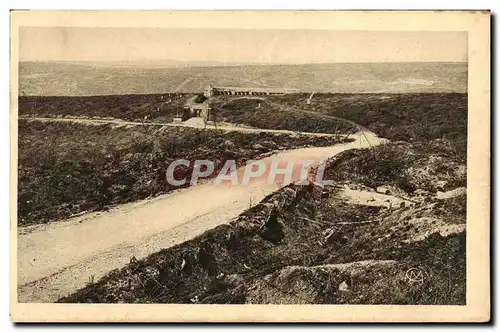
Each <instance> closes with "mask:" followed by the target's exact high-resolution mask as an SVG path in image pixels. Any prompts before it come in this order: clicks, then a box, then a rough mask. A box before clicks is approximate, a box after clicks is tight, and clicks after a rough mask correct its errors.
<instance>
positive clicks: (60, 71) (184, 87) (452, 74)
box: [19, 62, 467, 96]
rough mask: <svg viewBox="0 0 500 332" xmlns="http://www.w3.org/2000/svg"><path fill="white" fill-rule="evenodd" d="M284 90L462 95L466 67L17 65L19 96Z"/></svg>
mask: <svg viewBox="0 0 500 332" xmlns="http://www.w3.org/2000/svg"><path fill="white" fill-rule="evenodd" d="M209 84H212V85H215V86H217V85H221V86H250V87H290V88H298V89H300V90H301V91H303V92H309V93H311V92H313V91H316V92H328V93H419V92H427V93H442V92H462V93H463V92H466V91H467V64H466V63H429V62H427V63H334V64H299V65H259V66H251V65H245V66H213V67H194V66H192V67H178V68H175V67H174V68H172V67H137V66H136V67H134V66H126V65H125V66H124V65H117V64H113V63H91V62H90V63H58V62H21V63H20V66H19V88H20V89H19V92H20V93H19V94H20V95H22V96H95V95H124V94H160V93H165V92H168V93H173V92H178V91H184V92H190V93H200V92H203V89H204V88H205V87H206V86H207V85H209Z"/></svg>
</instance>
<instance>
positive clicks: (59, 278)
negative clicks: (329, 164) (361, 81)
mask: <svg viewBox="0 0 500 332" xmlns="http://www.w3.org/2000/svg"><path fill="white" fill-rule="evenodd" d="M351 138H353V139H354V141H352V142H349V143H343V144H338V145H334V146H330V147H314V148H303V149H295V150H289V151H285V152H282V153H279V154H277V155H274V156H270V157H267V158H264V159H263V161H264V162H265V163H266V164H270V163H271V161H273V160H278V161H279V162H286V161H291V160H293V161H298V160H313V161H315V162H316V163H318V162H320V161H322V160H324V159H326V158H329V157H332V156H334V155H336V154H338V153H340V152H343V151H346V150H349V149H357V148H364V147H370V146H374V145H377V144H380V143H382V142H383V141H384V140H383V139H380V138H378V137H377V136H375V135H374V134H373V133H371V132H365V133H358V134H353V135H351ZM241 171H242V169H241V168H240V169H238V170H237V172H239V173H241ZM279 186H280V184H279V183H273V184H268V183H267V181H263V180H258V181H252V182H250V184H248V185H246V186H245V185H234V186H229V185H227V184H221V185H217V184H214V183H213V182H212V181H209V182H205V183H202V184H198V185H194V186H191V187H189V188H186V189H182V190H178V191H176V192H173V193H170V194H167V195H164V196H160V197H157V198H155V199H151V200H144V201H139V202H134V203H129V204H124V205H121V206H119V207H116V208H113V209H111V210H110V211H107V212H97V213H96V212H94V213H89V214H85V215H82V216H79V217H75V218H71V219H68V220H65V221H58V222H53V223H49V224H46V225H38V226H31V227H29V228H28V227H20V228H18V237H17V247H18V251H17V262H18V300H19V302H54V301H56V300H57V299H58V298H59V297H61V296H64V295H68V294H69V293H71V292H74V291H75V290H77V289H79V288H82V287H84V286H85V284H86V283H87V282H89V281H91V280H95V281H97V280H98V279H99V278H101V277H103V276H104V275H105V274H107V273H108V272H109V271H111V270H113V269H116V268H120V267H123V266H124V265H126V264H127V263H129V261H130V259H131V257H136V258H137V259H141V258H144V257H146V256H147V255H149V254H152V253H154V252H157V251H159V250H160V249H163V248H167V247H170V246H173V245H176V244H179V243H182V242H184V241H186V240H188V239H191V238H193V237H195V236H197V235H199V234H202V233H203V232H204V231H206V230H208V229H211V228H214V227H215V226H218V225H221V224H225V223H228V222H230V221H231V220H233V219H234V218H236V217H237V216H238V215H239V214H240V213H242V212H244V211H245V210H247V209H248V208H249V207H250V206H251V205H252V204H253V205H255V204H256V203H258V202H259V201H261V200H262V199H263V198H264V197H265V196H267V195H269V194H270V193H272V192H274V191H276V190H277V189H279Z"/></svg>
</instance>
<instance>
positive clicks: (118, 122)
mask: <svg viewBox="0 0 500 332" xmlns="http://www.w3.org/2000/svg"><path fill="white" fill-rule="evenodd" d="M19 119H20V120H30V121H41V122H69V123H81V124H88V125H101V124H111V125H121V126H156V127H158V126H159V127H164V126H167V127H186V128H198V129H200V128H203V129H209V130H221V131H239V132H244V133H245V132H247V133H262V132H264V133H274V134H288V135H305V136H318V137H320V136H335V135H338V134H331V133H312V132H305V131H304V132H303V131H292V130H281V129H261V128H247V127H240V126H230V125H225V124H223V125H217V126H214V125H208V124H207V125H205V126H203V127H200V126H190V125H185V124H182V123H163V122H135V121H125V120H119V119H86V118H50V117H48V118H45V117H19Z"/></svg>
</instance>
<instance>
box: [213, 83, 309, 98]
mask: <svg viewBox="0 0 500 332" xmlns="http://www.w3.org/2000/svg"><path fill="white" fill-rule="evenodd" d="M299 92H300V90H299V89H291V88H248V87H230V86H211V85H209V86H208V87H207V88H206V89H205V92H204V95H205V97H207V98H210V97H213V96H219V95H245V96H248V95H257V96H259V95H286V94H290V93H299Z"/></svg>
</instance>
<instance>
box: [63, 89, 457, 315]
mask: <svg viewBox="0 0 500 332" xmlns="http://www.w3.org/2000/svg"><path fill="white" fill-rule="evenodd" d="M304 97H307V96H306V95H297V96H286V97H271V98H269V99H267V100H266V101H264V102H261V105H260V107H259V108H257V107H258V104H257V105H256V104H255V101H249V100H248V99H247V98H244V99H233V100H226V101H221V105H220V106H221V107H220V109H219V113H218V115H221V116H224V119H225V120H227V121H231V120H232V121H234V122H238V123H243V124H251V123H250V121H258V123H254V125H257V124H263V125H265V124H266V123H267V127H275V126H279V125H280V124H281V121H277V122H276V123H273V122H272V117H273V115H272V114H273V113H269V114H267V113H263V112H262V110H261V108H263V107H264V108H267V107H268V108H269V109H273V110H274V111H278V112H282V111H283V110H286V109H287V107H288V108H289V110H290V112H291V113H292V116H291V118H292V119H296V120H298V121H299V122H302V121H303V119H301V118H300V117H296V115H297V114H306V113H301V112H297V109H302V108H304V110H303V111H305V112H314V113H315V114H317V116H318V117H321V118H322V119H323V118H324V119H327V118H328V116H335V117H342V118H346V119H348V120H351V121H354V122H357V123H358V124H359V125H361V126H364V127H367V128H369V129H370V130H372V131H374V132H375V133H377V134H379V135H380V136H382V137H386V138H389V139H390V140H391V142H390V143H388V144H385V145H381V146H377V147H374V148H372V149H361V150H351V151H346V152H344V153H341V154H339V155H337V156H336V157H334V158H332V159H330V160H329V161H328V164H327V172H326V174H327V177H328V178H329V179H332V180H334V184H333V185H331V186H328V187H326V188H325V189H323V190H322V191H320V192H318V190H317V188H316V187H314V186H312V185H309V186H296V185H290V186H287V187H284V188H282V189H281V190H279V191H278V192H276V193H274V194H271V195H269V196H268V197H267V198H266V199H264V200H263V201H262V202H260V203H259V204H258V205H256V206H254V207H252V208H250V209H249V210H247V211H246V212H245V213H243V214H242V215H240V216H239V217H238V219H237V220H234V221H233V222H231V223H230V224H229V225H222V226H218V227H216V228H214V229H212V230H209V231H207V232H205V233H204V234H202V235H200V236H198V237H196V238H194V239H192V240H190V241H187V242H184V243H182V244H179V245H176V246H174V247H171V248H166V249H163V250H161V251H159V252H157V253H155V254H153V255H151V256H149V257H147V258H145V259H143V260H138V261H131V263H130V264H128V265H127V266H125V267H124V268H122V269H118V270H114V271H112V272H111V273H109V274H108V275H107V276H106V277H104V278H102V279H100V280H97V281H90V282H89V283H88V285H87V286H86V287H85V288H83V289H80V290H79V291H77V292H75V293H73V294H70V295H68V296H67V297H63V298H61V299H60V300H59V301H60V302H85V303H89V302H91V303H92V302H110V303H116V302H119V303H284V304H298V303H300V304H308V303H335V304H448V305H463V304H465V294H466V282H465V272H466V271H465V242H466V235H465V221H466V199H467V196H466V191H465V186H466V170H467V167H466V141H467V135H466V128H467V104H466V100H467V96H466V95H464V94H402V95H366V94H363V95H356V94H349V95H334V94H325V95H321V94H318V95H317V96H315V97H314V98H313V103H312V104H311V105H310V108H309V109H306V107H303V106H301V105H303V104H305V99H304ZM277 102H279V103H280V105H282V107H283V108H275V106H274V105H275V104H274V103H277ZM224 103H226V104H225V105H224ZM227 103H229V104H227ZM228 106H229V107H228ZM240 106H241V108H240ZM241 109H244V110H245V112H243V111H241ZM258 110H260V111H258ZM230 111H233V112H230ZM295 112H297V113H295ZM256 114H257V115H259V116H256ZM266 114H267V115H266ZM278 115H279V116H281V115H280V114H278ZM261 116H265V117H266V118H265V119H264V120H262V119H259V118H260V117H261ZM313 118H314V117H313ZM289 125H291V126H297V127H295V128H304V127H302V126H305V125H302V124H297V122H296V121H291V122H290V123H289ZM233 140H234V139H233ZM315 140H317V138H315ZM285 141H286V139H285V138H284V141H283V144H284V142H285ZM255 142H257V141H255ZM258 142H259V143H261V142H262V138H258ZM220 143H221V141H217V143H216V144H215V145H212V144H210V146H216V145H217V144H220ZM253 143H254V142H253V141H252V142H251V143H250V144H253ZM238 144H240V143H238ZM261 144H262V143H261ZM180 153H181V154H182V152H180ZM251 153H255V152H254V151H246V152H245V154H247V155H248V154H251ZM242 155H243V153H242ZM75 159H77V158H75Z"/></svg>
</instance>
